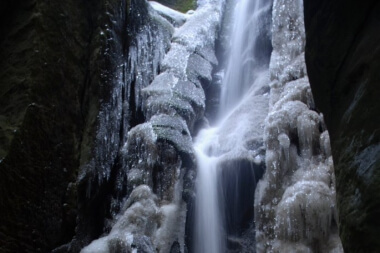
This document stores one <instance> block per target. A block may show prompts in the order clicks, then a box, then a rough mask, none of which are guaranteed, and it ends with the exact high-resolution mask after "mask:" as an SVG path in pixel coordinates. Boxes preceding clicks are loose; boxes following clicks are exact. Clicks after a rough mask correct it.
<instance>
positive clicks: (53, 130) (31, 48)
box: [0, 0, 172, 252]
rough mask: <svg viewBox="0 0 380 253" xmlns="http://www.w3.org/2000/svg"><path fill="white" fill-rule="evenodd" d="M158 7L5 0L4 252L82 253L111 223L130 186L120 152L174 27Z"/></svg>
mask: <svg viewBox="0 0 380 253" xmlns="http://www.w3.org/2000/svg"><path fill="white" fill-rule="evenodd" d="M148 9H149V5H148V3H147V2H146V1H140V0H137V1H136V0H132V1H121V2H120V1H112V0H109V1H108V0H104V1H92V2H91V3H90V2H78V1H66V2H65V3H63V4H59V5H58V4H56V3H54V2H44V1H38V0H36V1H5V2H4V1H3V2H2V3H1V5H0V13H1V14H2V15H1V21H2V22H1V34H2V37H1V41H0V43H1V50H0V54H1V64H2V69H1V71H0V96H1V99H0V104H1V109H0V127H1V128H0V139H1V145H0V173H1V177H0V197H1V202H0V205H1V206H0V219H1V222H0V223H1V224H2V226H1V227H0V234H1V237H0V241H1V242H0V244H1V251H2V252H38V251H41V252H47V251H50V250H52V249H54V248H56V247H58V246H60V245H63V246H60V247H58V248H56V252H77V251H79V249H80V248H81V247H82V246H83V245H85V244H88V243H89V242H90V241H91V240H92V239H94V238H97V237H99V235H100V234H101V233H103V229H107V228H108V229H109V226H107V225H106V224H107V220H108V219H112V218H113V217H114V216H115V215H116V213H118V211H119V210H120V209H121V206H120V203H119V202H120V201H119V200H120V199H121V198H124V197H125V193H126V191H127V189H126V186H124V185H121V186H120V185H119V184H118V181H117V179H118V176H117V175H119V174H120V168H121V162H122V159H121V158H120V156H119V154H120V153H119V151H120V149H121V148H122V146H123V144H124V142H125V140H126V138H127V132H128V130H129V129H130V128H131V127H133V126H135V125H137V124H139V123H141V122H143V121H144V117H143V115H142V113H141V112H142V101H141V92H140V91H141V89H142V88H143V87H145V86H147V85H148V84H149V83H150V82H151V80H152V79H153V77H154V76H155V75H156V74H157V73H158V68H159V65H158V62H159V61H160V60H161V59H162V57H163V56H164V54H165V51H166V50H167V46H168V43H169V38H170V37H171V32H172V28H171V26H170V24H169V23H168V22H166V21H165V20H164V19H163V18H161V17H158V16H148V14H147V13H148ZM158 27H160V29H158ZM162 27H164V28H165V29H162ZM143 28H145V29H143ZM115 203H119V204H115ZM70 242H71V243H70Z"/></svg>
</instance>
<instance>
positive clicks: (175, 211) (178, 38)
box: [82, 0, 223, 253]
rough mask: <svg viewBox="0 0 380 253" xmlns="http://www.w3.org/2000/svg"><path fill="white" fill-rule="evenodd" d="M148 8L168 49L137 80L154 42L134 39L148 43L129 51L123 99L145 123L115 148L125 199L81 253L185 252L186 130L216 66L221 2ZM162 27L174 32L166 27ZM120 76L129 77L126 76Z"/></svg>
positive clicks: (189, 163)
mask: <svg viewBox="0 0 380 253" xmlns="http://www.w3.org/2000/svg"><path fill="white" fill-rule="evenodd" d="M151 5H153V6H154V7H155V9H156V10H158V13H160V14H161V15H162V16H164V17H165V18H168V19H169V20H170V21H171V22H173V24H175V26H178V27H177V28H175V33H174V35H173V37H172V42H171V48H170V50H169V51H168V52H167V53H166V54H165V56H164V57H163V59H162V58H157V59H159V62H157V61H154V62H153V65H154V67H155V68H154V69H153V71H155V73H154V77H155V78H154V79H153V80H149V79H148V78H144V76H145V75H146V74H147V73H146V72H147V69H143V68H141V67H140V66H139V65H138V64H137V65H135V64H134V62H136V61H137V62H139V60H140V59H141V60H144V61H145V63H150V62H152V61H151V59H149V57H150V56H149V55H148V54H147V53H146V52H145V48H146V47H149V43H153V42H152V41H151V40H149V38H150V37H149V36H148V37H146V36H145V35H144V34H145V32H142V33H141V34H140V33H138V34H137V38H136V41H137V43H140V42H141V43H148V44H146V45H137V46H136V48H135V51H134V50H133V48H132V49H131V52H130V56H129V57H130V59H129V61H128V62H129V63H130V64H131V66H130V68H129V70H130V73H132V74H131V75H134V74H136V73H137V76H136V79H135V80H134V81H135V82H134V85H135V87H134V88H136V89H135V91H134V92H132V93H128V98H129V96H135V97H134V100H135V101H136V105H139V106H140V107H139V108H140V109H141V110H142V111H143V113H144V116H145V120H146V122H145V123H141V124H138V125H137V126H135V127H133V128H132V129H131V130H130V131H129V132H128V134H127V136H126V138H125V139H126V142H125V145H124V147H123V150H122V156H123V158H122V160H123V161H122V163H123V164H124V168H123V171H122V172H121V173H123V175H118V182H117V183H118V184H120V187H122V185H123V184H126V185H127V186H126V187H127V197H128V198H127V200H126V202H125V204H124V208H123V209H122V211H121V212H120V215H119V216H118V217H116V219H115V221H114V222H115V224H114V225H113V227H112V230H111V232H110V233H109V234H108V235H106V236H104V237H102V238H100V239H98V240H95V241H93V242H92V243H91V244H90V245H89V246H87V247H86V248H84V249H83V250H82V252H84V253H85V252H99V253H105V252H152V253H153V252H171V251H172V250H174V249H175V250H177V251H180V252H186V249H185V220H186V212H187V203H186V202H185V199H187V198H188V196H191V194H192V193H191V190H192V189H193V187H192V185H191V183H192V180H193V179H192V178H193V177H192V171H193V170H194V163H195V156H194V151H193V146H192V138H191V132H192V131H193V128H194V124H195V123H196V122H197V121H199V120H201V119H202V118H203V114H204V109H205V94H204V91H203V89H202V84H203V83H204V82H205V80H206V81H207V80H208V81H211V72H212V69H213V65H215V64H217V60H216V56H215V53H214V44H215V40H216V35H217V29H218V27H219V24H220V19H221V15H222V9H223V0H207V1H201V2H199V6H198V8H197V10H196V11H195V12H194V13H193V14H192V15H190V14H187V15H182V14H179V13H177V12H175V11H172V10H168V9H167V8H164V7H162V6H158V5H157V4H154V3H151ZM149 11H150V12H152V13H151V15H152V18H153V19H155V20H160V22H164V23H165V22H166V23H167V21H162V18H160V17H159V16H158V14H157V13H156V11H154V10H153V8H150V10H149ZM184 18H186V22H185V23H184V24H183V25H181V22H182V21H181V22H180V20H183V19H184ZM166 23H165V24H166ZM168 28H169V30H170V29H173V27H172V26H171V25H169V27H168ZM146 29H148V30H149V29H150V28H149V27H146ZM170 31H174V30H170ZM147 32H149V31H147ZM140 36H141V37H140ZM140 38H141V39H140ZM140 46H141V47H140ZM156 53H157V54H158V55H161V52H156ZM154 56H155V55H154ZM157 59H156V58H154V59H153V60H157ZM143 66H144V65H143ZM158 70H160V73H158ZM125 75H126V76H127V77H128V78H129V73H127V72H126V73H125ZM149 82H150V85H148V84H149ZM137 88H138V89H137ZM125 109H126V111H128V110H130V108H125ZM124 187H125V186H124Z"/></svg>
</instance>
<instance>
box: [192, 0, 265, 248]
mask: <svg viewBox="0 0 380 253" xmlns="http://www.w3.org/2000/svg"><path fill="white" fill-rule="evenodd" d="M271 5H272V4H271V1H266V0H256V1H252V0H238V1H236V6H235V11H234V12H233V15H234V16H233V20H234V21H233V22H234V24H233V28H232V31H233V32H232V34H231V35H230V38H231V39H230V48H229V59H228V63H227V68H226V70H225V75H224V79H223V81H222V83H223V86H222V92H221V99H220V101H221V102H220V108H219V113H218V115H219V123H218V125H217V126H216V127H213V128H208V129H204V130H202V131H200V133H199V134H198V136H197V137H196V139H195V143H194V149H195V151H196V157H197V162H198V175H197V182H196V192H197V198H196V209H195V229H194V232H195V234H194V237H195V243H194V247H193V248H194V252H197V253H206V252H207V253H220V252H228V251H229V250H230V249H233V250H238V251H239V252H241V251H243V250H244V247H246V248H250V250H252V249H253V248H252V247H254V245H253V246H252V245H248V244H250V243H251V242H252V240H253V238H254V236H253V237H252V236H251V238H250V239H249V240H247V241H249V242H247V241H244V239H243V237H244V233H247V231H249V228H248V227H244V226H249V225H251V226H253V198H254V196H253V194H254V188H255V183H256V182H257V180H258V179H259V178H260V176H261V175H262V173H263V162H264V154H263V153H264V152H263V145H262V144H263V140H262V136H263V122H264V119H265V116H266V114H267V111H268V108H267V105H268V92H267V91H268V86H267V85H268V83H269V82H268V64H269V56H270V53H271V43H270V22H271V18H270V15H271ZM247 179H249V180H248V181H247ZM244 191H247V192H244ZM243 223H245V224H244V225H243ZM242 227H244V228H242ZM250 252H251V251H250Z"/></svg>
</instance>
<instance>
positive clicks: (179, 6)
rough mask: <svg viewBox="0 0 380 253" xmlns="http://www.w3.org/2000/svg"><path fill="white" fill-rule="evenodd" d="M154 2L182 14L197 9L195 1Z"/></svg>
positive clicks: (167, 0) (162, 0)
mask: <svg viewBox="0 0 380 253" xmlns="http://www.w3.org/2000/svg"><path fill="white" fill-rule="evenodd" d="M156 1H157V2H159V3H161V4H163V5H166V6H168V7H170V8H173V9H175V10H177V11H180V12H183V13H185V12H187V11H188V10H194V9H195V8H196V7H197V3H196V1H195V0H156Z"/></svg>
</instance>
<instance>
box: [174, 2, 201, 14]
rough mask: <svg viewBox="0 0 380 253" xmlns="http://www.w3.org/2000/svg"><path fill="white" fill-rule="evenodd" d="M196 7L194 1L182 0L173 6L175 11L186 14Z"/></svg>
mask: <svg viewBox="0 0 380 253" xmlns="http://www.w3.org/2000/svg"><path fill="white" fill-rule="evenodd" d="M196 7H197V6H196V1H194V0H183V1H178V4H177V5H176V6H175V9H176V10H178V11H181V12H187V11H188V10H194V9H195V8H196Z"/></svg>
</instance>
